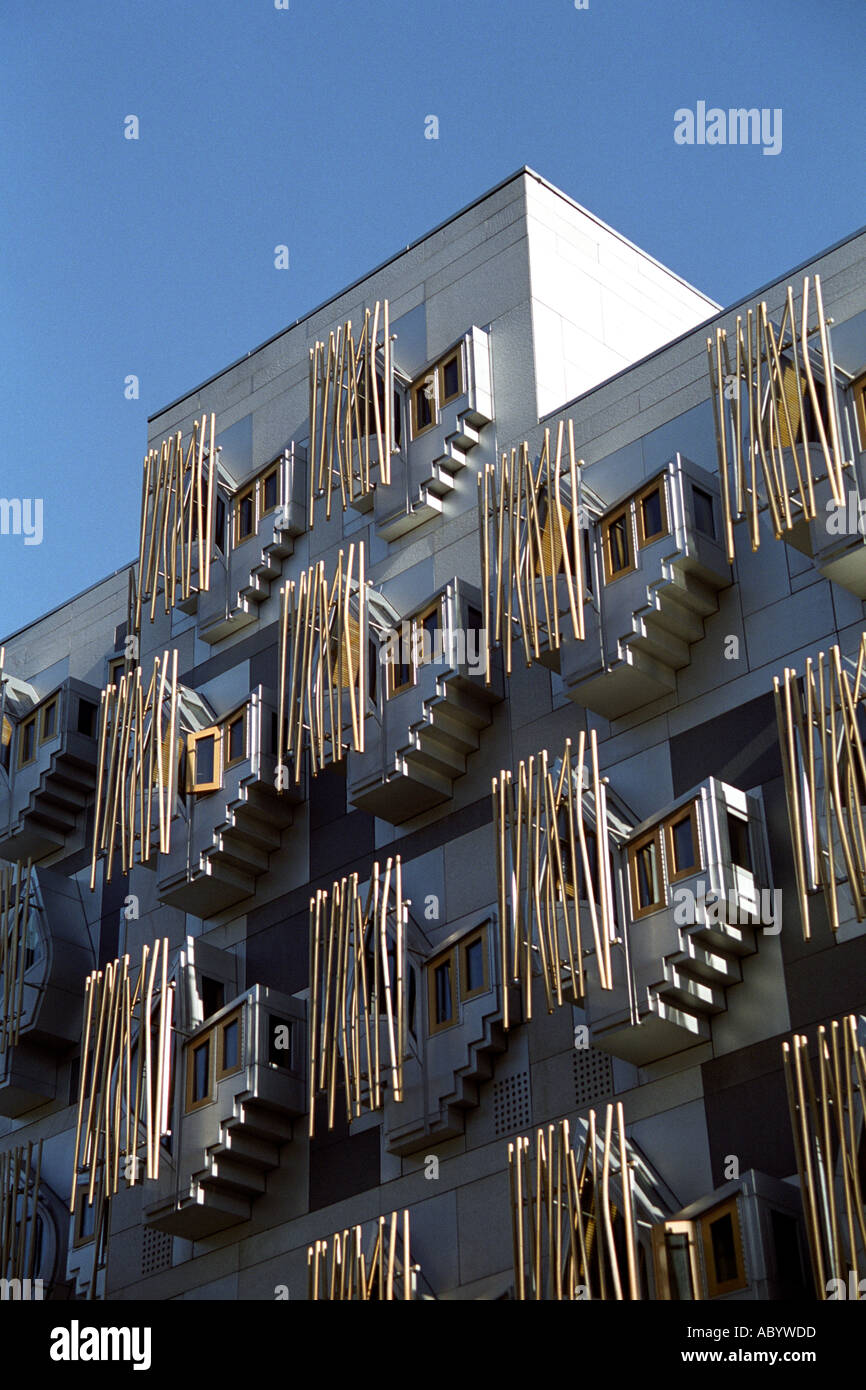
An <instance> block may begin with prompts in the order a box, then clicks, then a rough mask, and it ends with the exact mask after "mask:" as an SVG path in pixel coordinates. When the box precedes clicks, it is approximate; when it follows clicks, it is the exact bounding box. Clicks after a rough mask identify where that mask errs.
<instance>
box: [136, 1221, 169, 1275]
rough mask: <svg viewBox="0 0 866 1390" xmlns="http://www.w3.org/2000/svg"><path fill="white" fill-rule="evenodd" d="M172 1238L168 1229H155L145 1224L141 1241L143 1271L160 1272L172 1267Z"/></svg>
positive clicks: (146, 1272)
mask: <svg viewBox="0 0 866 1390" xmlns="http://www.w3.org/2000/svg"><path fill="white" fill-rule="evenodd" d="M172 1239H173V1237H172V1236H170V1235H169V1234H168V1233H167V1232H166V1231H155V1230H153V1229H152V1228H151V1227H149V1226H145V1228H144V1235H143V1238H142V1242H141V1273H142V1277H143V1276H145V1275H147V1274H158V1273H159V1271H160V1270H161V1269H171V1247H172Z"/></svg>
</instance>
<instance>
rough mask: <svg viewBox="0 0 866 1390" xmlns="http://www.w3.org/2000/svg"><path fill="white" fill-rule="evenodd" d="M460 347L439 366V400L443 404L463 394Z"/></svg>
mask: <svg viewBox="0 0 866 1390" xmlns="http://www.w3.org/2000/svg"><path fill="white" fill-rule="evenodd" d="M460 378H461V371H460V349H459V348H458V349H457V351H456V352H452V354H451V356H450V357H446V358H445V360H444V362H442V363H441V365H440V367H439V400H440V403H441V404H443V405H444V404H446V403H447V402H448V401H453V400H455V399H456V397H457V396H461V395H462V394H463V386H462V382H461V380H460Z"/></svg>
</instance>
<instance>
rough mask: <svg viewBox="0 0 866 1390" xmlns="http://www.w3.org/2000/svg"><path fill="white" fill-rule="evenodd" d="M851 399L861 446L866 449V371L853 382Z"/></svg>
mask: <svg viewBox="0 0 866 1390" xmlns="http://www.w3.org/2000/svg"><path fill="white" fill-rule="evenodd" d="M851 399H852V400H853V402H854V414H855V415H856V417H857V426H858V428H859V431H860V448H861V450H866V372H863V373H862V375H860V376H858V377H857V378H856V379H855V380H854V381H852V382H851Z"/></svg>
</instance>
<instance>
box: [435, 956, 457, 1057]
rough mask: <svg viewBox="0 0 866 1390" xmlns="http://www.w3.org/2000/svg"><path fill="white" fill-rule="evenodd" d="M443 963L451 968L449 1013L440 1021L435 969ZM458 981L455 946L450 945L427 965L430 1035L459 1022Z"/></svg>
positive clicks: (441, 1031) (442, 1031)
mask: <svg viewBox="0 0 866 1390" xmlns="http://www.w3.org/2000/svg"><path fill="white" fill-rule="evenodd" d="M443 965H448V966H450V968H451V1014H450V1016H449V1017H448V1018H446V1019H443V1020H442V1021H441V1023H437V1021H436V971H437V970H439V969H440V968H441V967H442V966H443ZM459 1003H460V998H459V981H458V976H457V950H456V947H455V946H450V947H449V948H448V950H447V951H443V952H442V954H441V955H438V956H436V958H435V959H434V960H431V962H430V964H429V965H428V966H427V1013H428V1018H427V1030H428V1032H429V1034H430V1036H431V1037H433V1036H434V1035H435V1034H436V1033H444V1032H445V1029H446V1028H453V1027H455V1025H456V1024H457V1023H458V1022H459V1016H460V1011H459Z"/></svg>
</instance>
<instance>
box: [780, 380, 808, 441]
mask: <svg viewBox="0 0 866 1390" xmlns="http://www.w3.org/2000/svg"><path fill="white" fill-rule="evenodd" d="M803 385H804V387H805V383H803ZM782 395H783V397H784V399H785V403H786V404H787V407H788V415H789V416H790V419H791V428H792V429H793V431H794V438H793V439H792V438H791V435H790V432H789V430H788V422H787V420H786V419H785V410H784V406H782V405H781V403H779V405H778V416H779V438H780V440H781V444H782V448H783V449H790V448H792V447H793V444H794V441H795V440H797V439H799V437H800V400H799V397H798V395H797V373H796V372H795V371H794V368H793V367H792V366H791V365H790V363H787V362H786V363H785V367H784V369H783V371H782Z"/></svg>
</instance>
